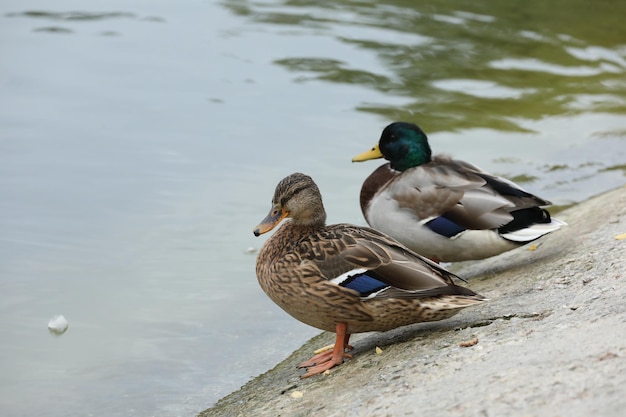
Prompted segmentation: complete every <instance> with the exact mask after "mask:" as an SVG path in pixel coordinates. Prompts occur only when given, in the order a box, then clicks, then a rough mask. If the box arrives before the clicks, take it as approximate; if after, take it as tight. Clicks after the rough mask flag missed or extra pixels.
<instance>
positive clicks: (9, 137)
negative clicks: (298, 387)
mask: <svg viewBox="0 0 626 417" xmlns="http://www.w3.org/2000/svg"><path fill="white" fill-rule="evenodd" d="M325 3H327V4H325ZM625 15H626V2H614V1H590V0H588V1H567V2H565V1H554V2H544V1H540V0H530V1H526V2H489V1H476V2H470V3H464V4H463V5H462V6H460V5H459V4H458V2H454V1H429V2H419V1H418V2H404V1H399V0H396V1H382V2H380V1H376V2H374V1H358V2H354V1H337V2H321V4H317V3H315V2H306V1H291V2H286V1H257V2H250V1H246V0H224V1H219V2H211V1H178V2H168V1H164V0H151V1H147V0H145V1H135V2H125V1H119V0H111V1H106V2H105V1H96V0H94V1H90V2H84V1H78V0H68V1H63V0H58V1H54V2H50V1H43V0H20V1H16V0H13V1H3V2H2V3H1V4H0V21H1V24H0V42H1V47H0V48H1V49H0V51H1V54H2V61H1V62H0V91H1V96H0V106H1V107H0V108H1V111H0V317H1V320H0V334H1V335H2V337H1V339H0V371H1V372H0V414H2V415H4V416H29V417H30V416H41V415H45V416H50V417H56V416H59V417H60V416H103V417H104V416H107V417H111V416H152V415H155V416H190V415H194V414H195V413H197V412H198V411H200V410H202V409H204V408H207V407H209V406H210V405H211V404H213V403H214V402H215V401H216V400H217V399H219V398H220V397H221V396H223V395H225V394H228V393H229V392H230V391H232V390H234V389H236V388H238V387H239V386H240V385H242V384H243V383H245V382H246V381H247V380H249V379H250V378H252V377H254V376H256V375H258V374H259V373H262V372H264V371H265V370H267V369H269V368H271V367H273V366H274V364H275V363H277V362H278V361H280V360H281V359H283V358H284V357H286V356H287V355H288V354H289V353H290V352H291V351H292V350H294V349H295V348H297V347H299V346H300V345H301V344H302V343H303V342H304V341H305V340H307V339H308V338H310V337H311V336H313V335H315V334H317V333H318V331H317V330H315V329H312V328H309V327H307V326H306V325H303V324H301V323H298V322H297V321H295V320H294V319H292V318H291V317H289V316H287V315H286V314H285V313H283V312H282V311H281V310H279V309H278V307H276V306H274V304H273V303H272V302H271V301H269V299H267V297H266V296H265V295H264V294H263V293H262V291H261V290H260V288H259V286H258V284H257V282H256V277H255V273H254V263H255V255H256V254H255V251H256V250H257V249H258V248H259V247H260V245H261V244H262V243H263V241H264V238H255V237H254V236H253V235H252V228H253V226H255V225H256V224H257V223H258V222H259V220H260V219H261V218H263V217H264V216H265V215H266V213H267V211H268V210H269V203H270V200H271V197H272V194H273V191H274V187H275V185H276V183H277V182H278V181H279V180H280V179H281V178H283V177H284V176H286V175H287V174H290V173H292V172H294V171H302V172H305V173H307V174H310V175H312V176H313V177H314V179H315V180H316V181H317V183H318V184H319V186H320V188H321V190H322V194H323V195H324V198H325V204H326V208H327V211H328V212H329V221H330V222H340V221H341V222H352V223H357V224H364V221H363V219H362V217H361V213H360V209H359V207H358V194H359V189H360V184H361V182H362V181H363V179H364V178H365V177H366V176H367V175H368V174H369V173H370V172H371V171H372V170H374V169H375V167H377V166H378V164H379V163H376V162H371V163H364V164H351V163H350V159H351V157H352V156H354V155H355V154H357V153H360V152H362V151H364V150H365V149H367V148H368V147H370V146H371V145H373V144H374V143H375V142H376V141H377V139H378V137H379V134H380V131H381V130H382V128H383V127H384V126H386V125H387V124H388V123H389V122H391V121H394V120H409V121H415V122H417V123H419V124H420V125H421V126H422V127H423V128H424V129H425V130H426V131H427V132H428V133H429V134H430V137H431V145H432V146H433V148H434V151H435V152H446V153H452V154H454V155H455V156H457V157H459V158H462V159H466V160H469V161H472V162H474V163H476V164H477V165H479V166H482V167H483V168H485V169H488V170H490V171H492V172H494V173H497V174H501V175H505V176H507V177H509V178H511V179H514V180H516V181H519V182H520V183H522V184H523V185H524V186H525V187H526V188H527V189H529V190H531V191H533V192H535V193H537V194H538V195H540V196H542V197H544V198H547V199H550V200H552V201H553V202H554V203H555V204H556V205H568V204H571V203H574V202H578V201H581V200H584V199H586V198H588V197H589V196H592V195H594V194H597V193H600V192H603V191H606V190H608V189H611V188H613V187H616V186H619V185H622V184H624V182H625V172H626V171H625V163H626V117H625V115H626V77H625V74H626V26H625V25H624V24H623V18H624V16H625ZM56 314H63V315H65V317H67V319H68V321H69V330H68V331H67V332H66V333H65V334H63V335H62V336H52V335H51V334H49V333H48V331H47V328H46V327H47V323H48V321H49V320H50V319H51V318H52V317H53V316H55V315H56ZM294 372H296V371H295V370H294Z"/></svg>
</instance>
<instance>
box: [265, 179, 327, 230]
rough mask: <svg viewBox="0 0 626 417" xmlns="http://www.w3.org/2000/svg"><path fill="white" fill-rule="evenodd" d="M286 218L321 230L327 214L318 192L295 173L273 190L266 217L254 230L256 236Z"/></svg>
mask: <svg viewBox="0 0 626 417" xmlns="http://www.w3.org/2000/svg"><path fill="white" fill-rule="evenodd" d="M286 217H289V218H291V219H292V221H293V223H294V224H297V225H301V226H323V225H324V224H325V222H326V211H325V210H324V204H323V203H322V195H321V194H320V190H319V188H317V185H316V184H315V183H314V182H313V179H311V177H309V176H308V175H305V174H301V173H299V172H296V173H295V174H291V175H289V176H288V177H285V178H283V179H282V180H281V181H280V182H279V183H278V185H277V186H276V191H274V198H272V208H271V209H270V212H269V214H268V215H267V216H266V217H265V218H264V219H263V220H262V221H261V223H260V224H259V225H258V226H257V227H255V228H254V230H253V233H254V235H255V236H259V235H262V234H263V233H266V232H269V231H270V230H272V229H273V228H274V227H276V226H277V225H278V224H279V223H280V222H281V221H282V220H283V219H284V218H286Z"/></svg>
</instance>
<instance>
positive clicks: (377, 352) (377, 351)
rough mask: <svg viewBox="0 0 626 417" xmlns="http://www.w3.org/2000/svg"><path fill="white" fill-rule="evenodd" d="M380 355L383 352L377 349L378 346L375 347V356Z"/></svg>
mask: <svg viewBox="0 0 626 417" xmlns="http://www.w3.org/2000/svg"><path fill="white" fill-rule="evenodd" d="M381 353H383V350H382V349H381V348H379V347H378V346H376V354H377V355H380V354H381Z"/></svg>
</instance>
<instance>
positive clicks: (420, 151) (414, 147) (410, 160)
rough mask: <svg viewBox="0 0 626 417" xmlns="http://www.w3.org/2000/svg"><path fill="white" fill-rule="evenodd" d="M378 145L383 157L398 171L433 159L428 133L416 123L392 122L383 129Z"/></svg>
mask: <svg viewBox="0 0 626 417" xmlns="http://www.w3.org/2000/svg"><path fill="white" fill-rule="evenodd" d="M378 146H379V147H380V152H381V153H382V154H383V157H384V158H385V159H386V160H388V161H389V162H390V163H391V167H392V168H393V169H395V170H397V171H405V170H407V169H409V168H413V167H416V166H419V165H422V164H426V163H428V162H430V160H431V150H430V145H428V138H427V137H426V133H424V132H423V131H422V129H420V128H419V126H418V125H416V124H414V123H405V122H395V123H392V124H390V125H389V126H387V127H386V128H385V129H384V130H383V133H382V135H381V136H380V140H379V141H378Z"/></svg>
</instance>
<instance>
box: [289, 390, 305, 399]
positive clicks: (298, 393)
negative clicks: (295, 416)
mask: <svg viewBox="0 0 626 417" xmlns="http://www.w3.org/2000/svg"><path fill="white" fill-rule="evenodd" d="M303 395H304V393H303V392H302V391H293V392H292V393H291V398H302V396H303Z"/></svg>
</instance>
